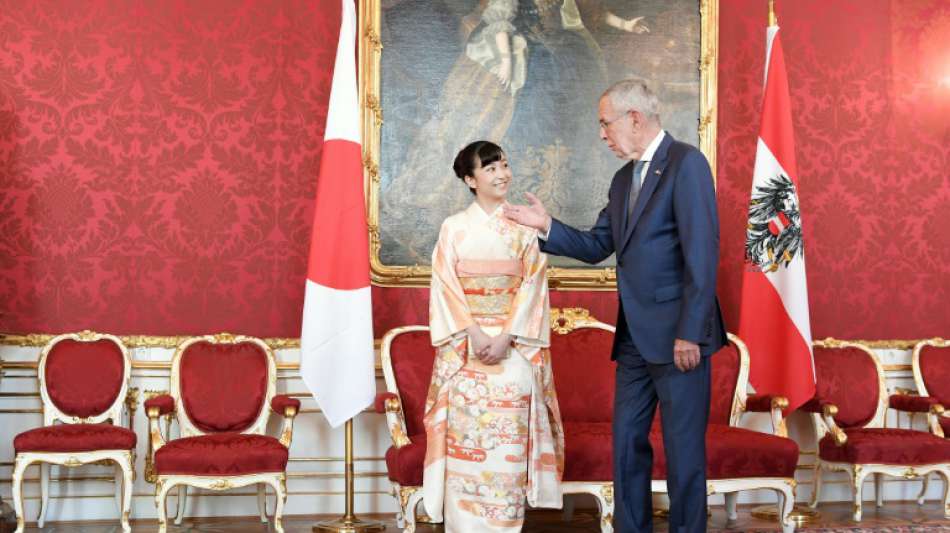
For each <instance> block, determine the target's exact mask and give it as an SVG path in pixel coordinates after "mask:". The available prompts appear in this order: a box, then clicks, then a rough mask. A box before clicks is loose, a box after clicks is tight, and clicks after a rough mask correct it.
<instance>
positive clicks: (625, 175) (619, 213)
mask: <svg viewBox="0 0 950 533" xmlns="http://www.w3.org/2000/svg"><path fill="white" fill-rule="evenodd" d="M633 164H634V163H633V161H631V162H629V163H627V164H626V165H624V166H623V167H621V168H620V170H618V171H617V174H616V175H615V176H614V179H616V178H620V186H619V187H617V189H618V192H619V194H620V198H621V200H620V201H619V202H614V203H613V213H611V214H610V216H611V222H612V223H611V226H612V227H611V230H612V231H613V234H614V242H618V243H619V242H620V239H621V238H622V237H623V236H624V235H625V233H624V230H626V228H627V202H628V201H629V200H630V186H631V182H630V174H631V173H632V172H633ZM614 221H616V222H614ZM617 249H619V247H618V248H617Z"/></svg>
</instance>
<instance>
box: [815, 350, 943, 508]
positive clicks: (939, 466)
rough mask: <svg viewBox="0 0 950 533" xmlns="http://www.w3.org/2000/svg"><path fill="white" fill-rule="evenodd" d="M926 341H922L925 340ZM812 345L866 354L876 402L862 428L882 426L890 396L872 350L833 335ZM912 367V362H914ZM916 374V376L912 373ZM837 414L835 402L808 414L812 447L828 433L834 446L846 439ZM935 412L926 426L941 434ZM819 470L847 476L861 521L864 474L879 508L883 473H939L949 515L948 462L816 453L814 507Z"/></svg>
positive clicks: (910, 476)
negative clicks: (845, 458)
mask: <svg viewBox="0 0 950 533" xmlns="http://www.w3.org/2000/svg"><path fill="white" fill-rule="evenodd" d="M925 342H926V341H925ZM813 345H814V346H815V347H819V348H832V349H841V348H857V349H859V350H861V351H862V352H864V353H865V354H867V356H868V357H870V358H871V360H872V361H873V362H874V367H875V369H876V370H877V379H878V402H877V408H876V411H875V413H874V416H873V417H872V418H871V420H870V421H868V422H867V423H866V424H864V425H863V426H862V428H881V429H883V428H885V427H886V424H885V419H886V416H887V409H888V406H889V403H890V396H889V395H888V393H887V385H886V384H885V381H884V367H883V366H881V361H880V360H879V359H878V358H877V356H876V355H874V352H872V351H871V349H870V348H868V347H867V346H866V345H864V344H862V343H859V342H851V341H843V340H838V339H833V338H828V339H824V340H820V341H814V343H813ZM914 353H915V362H916V361H917V360H918V359H919V356H920V351H919V350H918V349H915V350H914ZM915 368H916V364H915ZM915 377H916V376H915ZM837 413H838V408H837V406H835V405H831V404H827V405H825V406H823V408H822V413H821V414H818V413H812V423H813V425H814V428H815V444H816V449H817V448H818V443H819V442H821V439H822V438H824V437H825V436H826V435H828V434H831V435H832V436H833V438H834V440H835V443H836V444H837V445H838V446H843V445H845V444H846V443H847V441H848V436H847V434H846V433H845V431H844V430H843V429H841V428H840V427H839V426H838V425H837V423H836V422H835V418H834V417H835V415H836V414H837ZM936 416H937V415H936V413H934V412H933V411H932V412H930V413H928V415H927V417H928V421H929V424H928V425H929V427H930V430H931V432H932V433H934V434H936V435H939V436H941V437H942V436H943V435H942V431H940V432H938V431H939V430H940V424H939V423H937V420H936V418H935V417H936ZM823 470H828V471H839V472H844V473H846V474H847V475H848V477H849V478H850V481H851V493H852V500H853V503H852V505H853V507H852V518H853V519H854V521H855V522H858V521H860V520H861V515H862V512H863V494H862V489H863V487H864V481H865V479H867V476H869V475H871V474H873V475H874V486H875V504H876V506H877V507H881V506H882V505H883V504H884V476H892V477H897V478H903V479H915V478H923V480H924V481H925V482H926V480H927V477H928V476H929V475H930V474H931V473H937V474H940V475H941V476H942V477H943V478H944V498H943V500H944V501H943V506H944V516H946V517H948V518H950V463H935V464H927V465H915V466H908V465H897V464H880V463H876V464H851V463H841V462H832V461H825V460H823V459H822V458H821V456H820V454H819V455H816V458H815V471H814V472H815V473H814V477H815V483H814V491H813V492H812V499H811V502H810V503H809V505H810V506H811V507H812V508H814V507H817V506H818V500H819V498H820V496H821V472H822V471H823ZM918 503H923V491H922V492H921V494H920V496H919V497H918Z"/></svg>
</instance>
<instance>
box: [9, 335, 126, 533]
mask: <svg viewBox="0 0 950 533" xmlns="http://www.w3.org/2000/svg"><path fill="white" fill-rule="evenodd" d="M65 340H73V341H76V342H83V343H86V342H97V341H100V340H108V341H111V342H113V343H114V344H115V345H116V346H117V347H118V348H119V350H120V352H121V353H122V360H123V371H122V385H121V386H120V388H119V392H118V394H116V397H115V400H113V402H112V404H111V405H110V406H109V407H108V408H107V409H106V410H104V411H102V412H101V413H98V414H95V415H93V416H90V417H85V418H82V417H78V416H72V415H68V414H66V413H64V412H63V411H62V410H60V409H59V407H57V406H56V404H55V403H54V402H53V400H52V399H51V398H50V395H49V390H48V389H47V382H46V363H47V360H48V357H49V354H50V352H51V351H52V350H53V348H54V347H55V346H56V345H57V344H59V343H60V342H62V341H65ZM131 371H132V360H131V358H130V357H129V350H128V348H127V347H126V346H125V344H124V343H123V342H122V340H121V339H119V338H118V337H116V336H115V335H109V334H106V333H96V332H93V331H89V330H84V331H81V332H78V333H65V334H62V335H57V336H55V337H53V338H52V339H50V340H49V342H47V343H46V345H45V346H44V347H43V350H42V351H41V352H40V361H39V366H38V368H37V379H38V381H39V389H40V401H41V402H42V404H43V427H46V426H52V425H54V424H55V423H56V422H63V423H65V424H100V423H103V422H106V421H109V422H111V423H112V424H113V425H121V424H122V412H123V407H124V406H125V405H126V396H127V395H128V392H129V378H130V376H131ZM106 462H112V463H115V465H116V475H115V477H116V503H117V504H118V507H119V513H120V522H121V525H122V531H124V532H129V531H131V530H132V529H131V526H130V525H129V515H130V514H131V509H132V482H133V480H134V479H135V450H95V451H89V452H24V453H18V454H16V458H15V460H14V466H13V506H14V510H15V512H16V524H17V525H16V533H22V531H23V528H24V526H25V523H24V522H25V520H24V514H23V495H22V484H23V479H24V474H25V472H26V469H27V467H29V466H30V465H32V464H33V463H41V464H40V465H39V466H40V512H39V517H38V519H37V525H38V526H39V527H41V528H42V527H43V524H44V522H45V520H46V511H47V509H48V508H49V479H50V472H49V468H50V465H54V464H55V465H60V466H65V467H68V468H74V467H77V466H82V465H87V464H92V463H106Z"/></svg>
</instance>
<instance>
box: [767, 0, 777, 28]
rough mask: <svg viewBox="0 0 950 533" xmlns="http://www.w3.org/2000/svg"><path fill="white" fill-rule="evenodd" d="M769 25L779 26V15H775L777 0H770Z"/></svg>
mask: <svg viewBox="0 0 950 533" xmlns="http://www.w3.org/2000/svg"><path fill="white" fill-rule="evenodd" d="M769 26H778V17H776V16H775V0H769Z"/></svg>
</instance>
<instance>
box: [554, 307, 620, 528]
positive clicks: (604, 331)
mask: <svg viewBox="0 0 950 533" xmlns="http://www.w3.org/2000/svg"><path fill="white" fill-rule="evenodd" d="M551 328H552V331H551V363H552V365H553V367H554V388H555V390H556V391H557V399H558V406H559V407H560V410H561V421H562V422H563V424H564V477H563V484H562V488H563V491H564V494H582V493H586V494H590V495H592V496H593V497H594V499H595V500H596V501H597V506H598V507H599V508H600V530H601V532H604V533H606V532H610V531H613V513H614V484H613V413H614V384H615V379H616V378H615V367H616V365H615V364H614V362H613V361H611V359H610V352H611V348H612V347H613V341H614V327H613V326H611V325H609V324H604V323H603V322H599V321H598V320H596V319H595V318H592V317H591V316H590V314H589V313H588V311H587V310H586V309H579V308H567V309H552V310H551Z"/></svg>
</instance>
